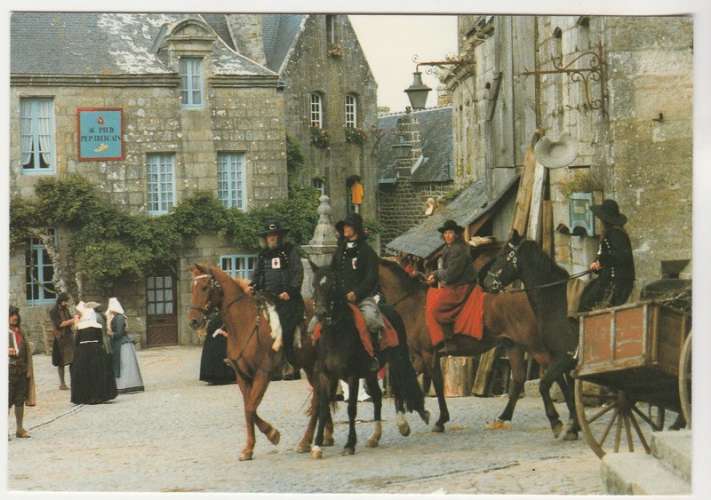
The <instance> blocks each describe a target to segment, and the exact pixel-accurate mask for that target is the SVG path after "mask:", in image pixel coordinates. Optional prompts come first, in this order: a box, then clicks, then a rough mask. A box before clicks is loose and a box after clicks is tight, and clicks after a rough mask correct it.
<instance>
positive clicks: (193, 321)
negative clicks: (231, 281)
mask: <svg viewBox="0 0 711 500" xmlns="http://www.w3.org/2000/svg"><path fill="white" fill-rule="evenodd" d="M191 272H192V287H191V300H190V310H189V311H188V322H189V324H190V328H192V329H193V330H198V329H200V328H203V327H204V326H205V323H206V322H207V313H208V312H209V311H210V310H211V309H213V308H215V307H219V306H220V303H221V302H222V287H221V286H220V283H219V282H218V281H217V280H216V279H215V277H214V276H213V274H212V271H211V270H210V268H209V267H208V266H203V265H200V264H193V267H192V269H191Z"/></svg>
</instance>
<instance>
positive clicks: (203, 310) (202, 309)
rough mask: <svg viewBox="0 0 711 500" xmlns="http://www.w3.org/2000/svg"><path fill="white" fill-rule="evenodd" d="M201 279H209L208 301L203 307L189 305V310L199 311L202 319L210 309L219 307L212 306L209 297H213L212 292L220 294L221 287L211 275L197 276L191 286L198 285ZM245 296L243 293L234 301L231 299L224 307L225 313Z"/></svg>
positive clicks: (217, 305)
mask: <svg viewBox="0 0 711 500" xmlns="http://www.w3.org/2000/svg"><path fill="white" fill-rule="evenodd" d="M201 279H209V280H210V284H209V286H210V290H209V292H208V299H207V302H206V303H205V305H203V306H200V305H197V304H190V309H195V310H197V311H200V312H201V313H202V315H203V317H204V316H206V315H207V313H208V312H209V311H210V310H211V309H213V308H215V307H219V304H213V302H212V299H211V297H212V295H213V293H214V292H220V293H222V285H220V282H219V281H217V280H216V279H215V277H214V276H213V275H212V274H201V275H199V276H195V277H193V286H195V285H196V284H197V283H198V281H199V280H201ZM246 296H247V294H246V293H243V294H242V295H240V296H239V297H237V298H236V299H233V300H232V301H230V303H229V304H227V305H226V306H224V309H225V311H227V309H229V308H230V307H231V306H232V305H233V304H236V303H237V302H239V301H240V300H242V299H243V298H245V297H246Z"/></svg>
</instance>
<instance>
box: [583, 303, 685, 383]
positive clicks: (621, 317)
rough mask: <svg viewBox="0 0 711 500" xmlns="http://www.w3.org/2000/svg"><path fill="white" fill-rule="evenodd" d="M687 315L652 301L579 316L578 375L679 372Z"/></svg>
mask: <svg viewBox="0 0 711 500" xmlns="http://www.w3.org/2000/svg"><path fill="white" fill-rule="evenodd" d="M689 329H690V321H689V317H688V316H687V315H686V314H684V313H683V312H681V311H677V310H676V309H672V308H671V307H668V306H665V305H663V304H660V303H655V302H640V303H636V304H628V305H623V306H619V307H612V308H608V309H602V310H599V311H594V312H591V313H588V314H585V315H583V316H581V317H580V344H579V353H580V360H579V363H578V369H577V376H578V377H586V376H590V375H599V374H607V373H610V372H617V371H622V370H639V369H647V368H649V369H653V370H654V372H655V373H659V372H661V373H663V374H666V375H669V376H672V377H676V376H677V374H678V364H679V354H680V352H681V346H682V344H683V342H684V340H685V339H686V336H687V334H688V332H689Z"/></svg>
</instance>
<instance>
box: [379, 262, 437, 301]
mask: <svg viewBox="0 0 711 500" xmlns="http://www.w3.org/2000/svg"><path fill="white" fill-rule="evenodd" d="M379 261H380V264H382V265H383V266H384V267H385V268H387V269H388V270H389V271H392V273H393V274H394V275H395V277H396V278H397V279H398V280H399V281H400V286H401V287H402V288H403V291H405V292H408V293H409V292H415V291H417V290H424V289H425V288H427V285H425V284H424V283H422V282H420V281H419V280H416V279H415V278H413V277H412V276H410V275H409V274H407V273H406V272H405V270H404V269H403V268H402V266H401V265H400V264H398V263H397V262H394V261H392V260H388V259H383V258H381V259H379Z"/></svg>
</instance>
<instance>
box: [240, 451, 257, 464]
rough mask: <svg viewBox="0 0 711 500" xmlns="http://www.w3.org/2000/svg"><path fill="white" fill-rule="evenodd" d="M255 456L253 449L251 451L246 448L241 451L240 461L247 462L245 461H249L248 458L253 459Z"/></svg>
mask: <svg viewBox="0 0 711 500" xmlns="http://www.w3.org/2000/svg"><path fill="white" fill-rule="evenodd" d="M253 458H254V456H253V452H252V451H251V450H249V451H247V450H245V451H243V452H242V453H240V455H239V461H240V462H245V461H247V460H252V459H253Z"/></svg>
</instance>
